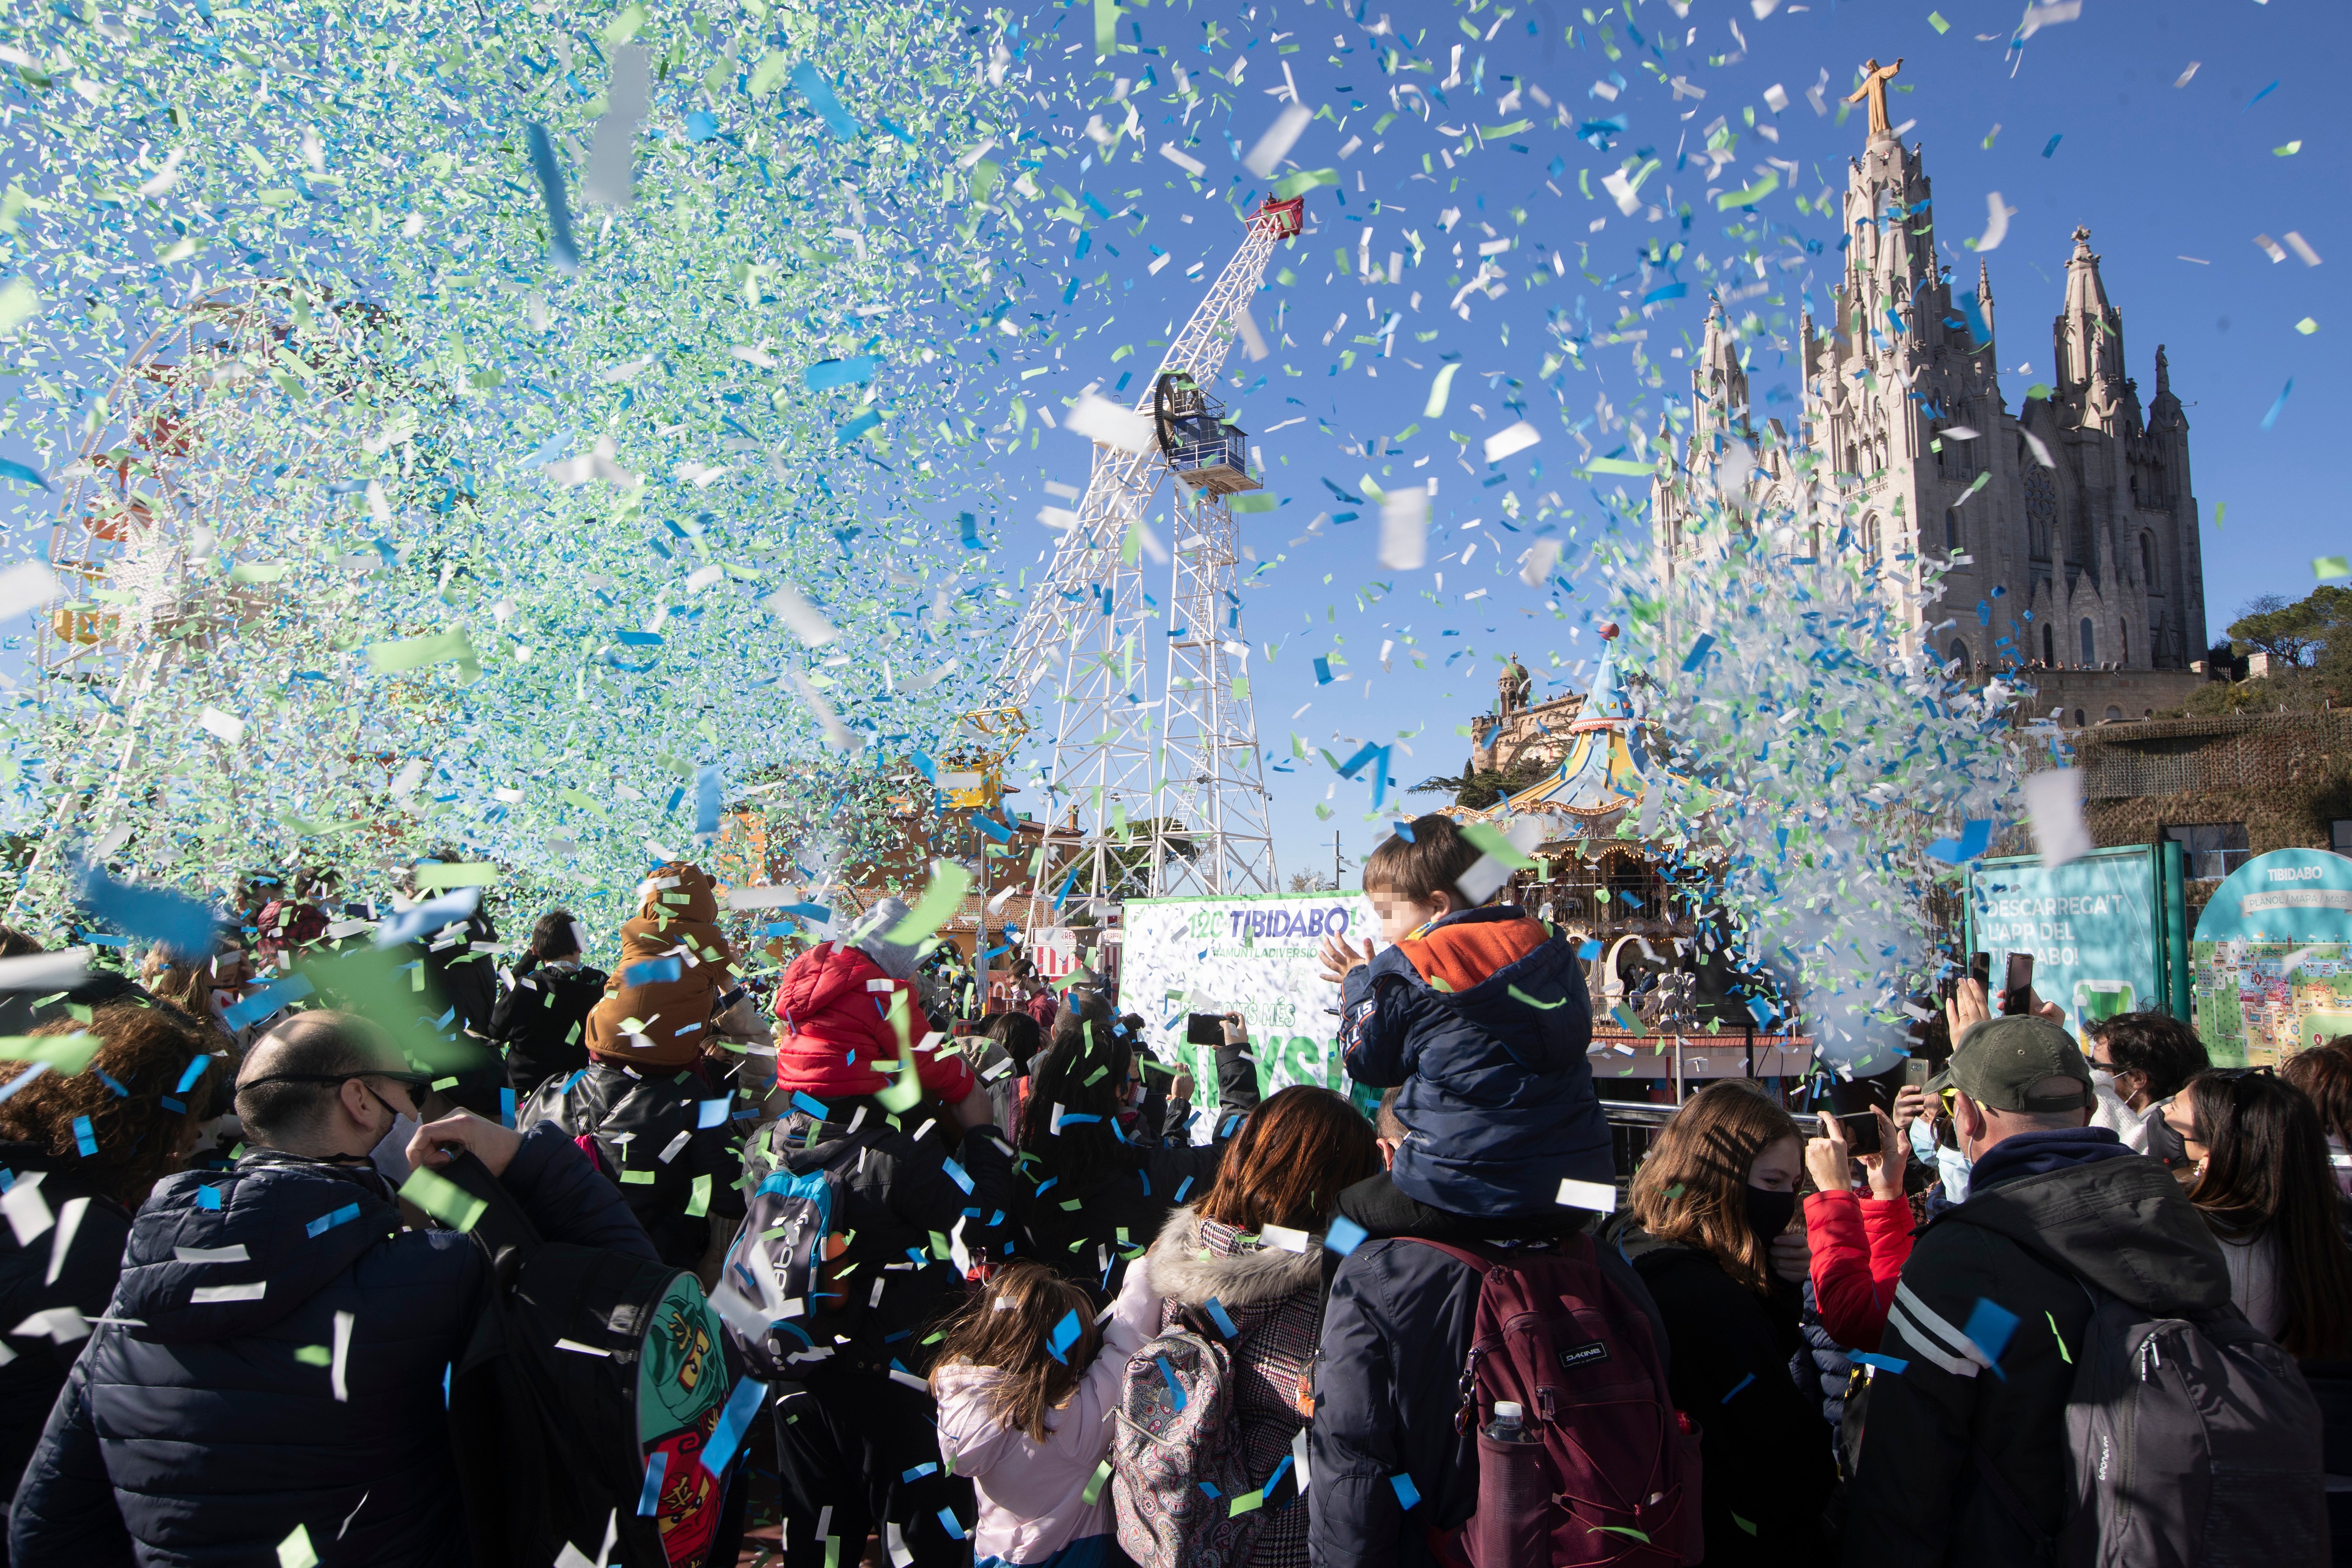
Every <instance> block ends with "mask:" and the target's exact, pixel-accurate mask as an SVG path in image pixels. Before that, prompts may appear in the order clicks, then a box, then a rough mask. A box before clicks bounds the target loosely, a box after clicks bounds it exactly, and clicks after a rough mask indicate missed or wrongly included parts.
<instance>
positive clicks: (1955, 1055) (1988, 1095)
mask: <svg viewBox="0 0 2352 1568" xmlns="http://www.w3.org/2000/svg"><path fill="white" fill-rule="evenodd" d="M2051 1078H2071V1079H2074V1080H2076V1081H2077V1082H2079V1083H2080V1084H2081V1085H2082V1086H2083V1087H2082V1088H2081V1089H2079V1090H2070V1091H2069V1092H2067V1093H2065V1094H2041V1095H2037V1094H2035V1093H2034V1092H2033V1086H2034V1085H2036V1084H2038V1083H2040V1082H2041V1081H2042V1079H2051ZM1927 1087H1928V1088H1929V1089H1938V1090H1941V1089H1958V1090H1959V1091H1960V1092H1961V1093H1963V1094H1965V1095H1967V1096H1968V1097H1969V1099H1970V1100H1975V1101H1976V1102H1977V1103H1978V1104H1979V1105H1981V1106H1983V1107H1984V1108H1985V1109H1986V1110H2014V1111H2029V1112H2033V1113H2036V1114H2039V1113H2042V1112H2044V1111H2053V1110H2083V1109H2084V1108H2085V1107H2087V1106H2089V1105H2091V1104H2093V1103H2094V1101H2093V1099H2092V1092H2093V1091H2092V1089H2091V1066H2090V1064H2089V1063H2088V1062H2086V1061H2084V1059H2083V1053H2082V1050H2081V1049H2080V1048H2079V1047H2077V1046H2076V1045H2075V1044H2074V1037H2073V1036H2072V1035H2069V1034H2068V1033H2067V1032H2066V1031H2065V1030H2063V1029H2062V1028H2060V1027H2059V1026H2057V1025H2055V1024H2053V1023H2052V1022H2051V1021H2050V1020H2049V1019H2047V1018H2035V1017H2031V1016H2027V1015H2025V1014H2015V1015H2012V1016H2009V1017H2005V1018H1988V1019H1986V1020H1985V1021H1984V1022H1982V1023H1980V1024H1975V1025H1972V1026H1969V1029H1968V1030H1967V1032H1966V1033H1964V1034H1962V1035H1961V1037H1960V1042H1959V1045H1958V1047H1956V1048H1955V1049H1954V1050H1953V1052H1952V1060H1951V1065H1950V1066H1948V1067H1947V1068H1945V1069H1944V1070H1943V1071H1942V1072H1940V1073H1938V1074H1937V1075H1936V1077H1935V1078H1934V1079H1930V1080H1929V1081H1928V1084H1927Z"/></svg>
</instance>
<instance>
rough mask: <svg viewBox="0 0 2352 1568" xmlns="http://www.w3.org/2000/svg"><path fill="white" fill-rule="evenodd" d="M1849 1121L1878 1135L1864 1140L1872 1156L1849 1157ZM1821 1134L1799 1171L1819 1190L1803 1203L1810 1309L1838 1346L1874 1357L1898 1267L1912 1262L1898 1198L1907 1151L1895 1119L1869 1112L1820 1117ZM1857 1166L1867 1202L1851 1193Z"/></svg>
mask: <svg viewBox="0 0 2352 1568" xmlns="http://www.w3.org/2000/svg"><path fill="white" fill-rule="evenodd" d="M1848 1121H1853V1122H1855V1123H1858V1124H1863V1125H1867V1126H1869V1127H1870V1128H1871V1129H1872V1131H1874V1132H1875V1133H1876V1134H1877V1136H1876V1137H1875V1138H1874V1139H1869V1140H1865V1142H1867V1143H1868V1144H1869V1146H1870V1149H1871V1152H1868V1153H1864V1154H1856V1153H1855V1152H1854V1150H1853V1142H1852V1140H1851V1138H1850V1135H1849V1132H1848V1129H1847V1123H1848ZM1910 1152H1911V1151H1910V1145H1909V1144H1908V1142H1906V1141H1905V1140H1904V1139H1903V1138H1902V1137H1900V1136H1898V1135H1897V1134H1896V1132H1895V1121H1894V1119H1893V1118H1892V1117H1890V1116H1888V1115H1887V1114H1886V1112H1885V1111H1884V1110H1879V1109H1878V1108H1877V1107H1875V1106H1873V1107H1872V1108H1871V1109H1870V1110H1868V1111H1866V1112H1864V1113H1862V1114H1861V1115H1859V1116H1856V1117H1853V1118H1847V1117H1843V1116H1824V1117H1822V1136H1821V1137H1819V1138H1814V1139H1811V1140H1809V1141H1808V1142H1806V1144H1805V1169H1806V1170H1807V1171H1808V1172H1809V1173H1811V1175H1812V1178H1813V1185H1814V1186H1815V1187H1816V1188H1818V1189H1819V1190H1818V1191H1816V1192H1814V1193H1812V1194H1811V1195H1809V1196H1808V1197H1807V1198H1806V1199H1805V1239H1806V1242H1807V1244H1808V1245H1810V1246H1811V1247H1812V1250H1813V1260H1812V1275H1813V1304H1814V1307H1815V1310H1818V1311H1819V1312H1820V1313H1821V1317H1822V1327H1823V1328H1824V1329H1827V1330H1828V1331H1829V1332H1830V1337H1831V1338H1832V1339H1834V1340H1836V1341H1837V1342H1838V1343H1839V1344H1841V1345H1843V1346H1845V1347H1847V1348H1848V1349H1850V1350H1858V1351H1874V1350H1876V1349H1877V1348H1878V1336H1879V1334H1880V1333H1881V1332H1883V1331H1885V1327H1886V1310H1887V1309H1888V1308H1889V1307H1891V1306H1893V1305H1894V1304H1895V1285H1896V1284H1897V1283H1898V1282H1899V1281H1900V1280H1901V1279H1902V1276H1903V1264H1904V1260H1905V1259H1906V1258H1909V1257H1910V1256H1911V1200H1910V1199H1909V1198H1908V1197H1906V1196H1905V1195H1904V1192H1903V1172H1904V1169H1905V1167H1906V1165H1908V1164H1909V1163H1910V1160H1909V1155H1910ZM1857 1159H1859V1160H1860V1161H1861V1162H1862V1168H1863V1171H1864V1173H1865V1174H1866V1175H1867V1176H1868V1177H1869V1179H1870V1195H1869V1196H1868V1197H1864V1196H1863V1195H1862V1194H1859V1193H1856V1192H1855V1191H1854V1190H1853V1162H1854V1161H1855V1160H1857Z"/></svg>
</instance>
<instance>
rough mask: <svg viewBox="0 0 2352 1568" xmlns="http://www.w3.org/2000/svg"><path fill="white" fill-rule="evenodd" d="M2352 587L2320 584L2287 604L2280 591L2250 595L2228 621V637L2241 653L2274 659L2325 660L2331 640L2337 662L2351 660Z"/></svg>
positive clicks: (2291, 662) (2289, 661)
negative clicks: (2261, 654)
mask: <svg viewBox="0 0 2352 1568" xmlns="http://www.w3.org/2000/svg"><path fill="white" fill-rule="evenodd" d="M2346 633H2352V588H2338V587H2335V586H2332V585H2330V584H2321V585H2320V586H2319V587H2317V588H2315V589H2313V590H2312V593H2311V596H2310V597H2309V598H2306V599H2302V600H2298V601H2296V602H2295V603H2293V604H2289V603H2288V602H2287V600H2286V597H2285V596H2284V595H2280V594H2264V595H2262V596H2260V597H2259V598H2256V599H2253V600H2251V601H2249V602H2248V603H2247V605H2246V606H2245V608H2244V609H2243V610H2242V612H2240V614H2239V616H2238V618H2237V619H2236V620H2234V621H2232V622H2231V623H2230V640H2231V643H2232V644H2234V645H2235V646H2236V647H2237V649H2238V651H2239V652H2241V653H2265V654H2268V655H2270V657H2271V658H2272V659H2273V661H2275V662H2276V663H2279V664H2285V665H2309V664H2316V663H2321V662H2325V661H2326V658H2327V655H2328V651H2329V645H2330V643H2331V641H2333V642H2334V644H2335V646H2336V658H2337V659H2338V660H2339V661H2345V662H2347V663H2352V637H2347V636H2345V635H2344V634H2346Z"/></svg>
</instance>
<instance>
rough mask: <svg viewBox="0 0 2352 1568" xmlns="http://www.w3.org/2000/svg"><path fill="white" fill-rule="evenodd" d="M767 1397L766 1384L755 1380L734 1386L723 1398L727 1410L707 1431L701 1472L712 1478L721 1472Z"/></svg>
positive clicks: (744, 1381)
mask: <svg viewBox="0 0 2352 1568" xmlns="http://www.w3.org/2000/svg"><path fill="white" fill-rule="evenodd" d="M767 1397H768V1385H767V1384H764V1383H761V1381H760V1380H759V1379H758V1378H756V1377H747V1378H744V1379H743V1380H742V1381H740V1382H739V1383H738V1384H736V1385H735V1392H734V1393H732V1394H729V1395H728V1396H727V1408H726V1409H724V1410H722V1411H720V1412H719V1425H718V1426H714V1427H712V1428H711V1429H710V1440H709V1442H707V1443H705V1444H704V1445H703V1446H702V1455H701V1458H702V1468H704V1469H706V1470H709V1472H710V1473H711V1474H712V1475H714V1476H716V1475H721V1474H724V1473H725V1471H726V1469H727V1463H728V1461H729V1460H730V1459H732V1458H734V1457H735V1450H736V1448H737V1447H740V1445H741V1443H742V1441H743V1433H744V1430H745V1429H746V1428H747V1427H749V1426H751V1417H752V1416H754V1415H758V1414H759V1413H760V1405H761V1402H762V1401H764V1400H765V1399H766V1398H767Z"/></svg>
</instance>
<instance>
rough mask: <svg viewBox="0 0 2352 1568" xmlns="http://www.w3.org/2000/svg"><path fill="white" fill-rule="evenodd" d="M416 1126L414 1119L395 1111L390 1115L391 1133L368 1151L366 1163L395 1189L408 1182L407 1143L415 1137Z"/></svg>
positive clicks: (404, 1113)
mask: <svg viewBox="0 0 2352 1568" xmlns="http://www.w3.org/2000/svg"><path fill="white" fill-rule="evenodd" d="M417 1126H418V1122H417V1120H416V1118H415V1117H414V1116H411V1115H409V1114H407V1113H406V1112H405V1111H399V1110H395V1111H394V1112H393V1113H392V1131H389V1132H386V1133H385V1134H384V1135H383V1138H382V1139H381V1140H380V1141H379V1142H377V1144H376V1146H375V1147H374V1148H373V1149H371V1150H369V1151H368V1163H370V1164H372V1165H373V1166H374V1167H375V1168H376V1173H377V1174H378V1175H380V1176H382V1177H383V1179H384V1180H385V1181H387V1182H390V1183H391V1184H393V1185H394V1186H395V1187H397V1186H399V1185H400V1184H401V1183H403V1182H404V1181H406V1180H408V1141H409V1139H411V1138H413V1137H415V1135H416V1129H417Z"/></svg>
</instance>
